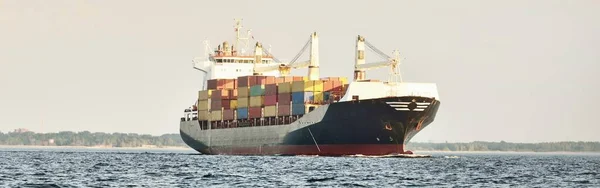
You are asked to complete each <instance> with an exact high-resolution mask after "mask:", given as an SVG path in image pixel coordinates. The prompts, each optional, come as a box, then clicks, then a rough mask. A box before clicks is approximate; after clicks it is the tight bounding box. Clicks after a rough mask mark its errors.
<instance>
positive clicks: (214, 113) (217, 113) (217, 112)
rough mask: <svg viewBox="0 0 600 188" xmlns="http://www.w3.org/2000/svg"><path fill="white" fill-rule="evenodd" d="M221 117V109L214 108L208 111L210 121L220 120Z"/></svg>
mask: <svg viewBox="0 0 600 188" xmlns="http://www.w3.org/2000/svg"><path fill="white" fill-rule="evenodd" d="M222 119H223V111H221V110H215V111H211V112H210V120H211V121H221V120H222Z"/></svg>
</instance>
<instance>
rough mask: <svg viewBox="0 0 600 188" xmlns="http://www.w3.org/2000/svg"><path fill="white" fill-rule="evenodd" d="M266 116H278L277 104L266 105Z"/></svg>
mask: <svg viewBox="0 0 600 188" xmlns="http://www.w3.org/2000/svg"><path fill="white" fill-rule="evenodd" d="M264 115H265V117H274V116H277V106H265V114H264Z"/></svg>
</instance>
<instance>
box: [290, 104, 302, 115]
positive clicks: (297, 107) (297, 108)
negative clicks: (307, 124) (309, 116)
mask: <svg viewBox="0 0 600 188" xmlns="http://www.w3.org/2000/svg"><path fill="white" fill-rule="evenodd" d="M304 109H305V108H304V104H292V115H302V114H304V112H305V111H304Z"/></svg>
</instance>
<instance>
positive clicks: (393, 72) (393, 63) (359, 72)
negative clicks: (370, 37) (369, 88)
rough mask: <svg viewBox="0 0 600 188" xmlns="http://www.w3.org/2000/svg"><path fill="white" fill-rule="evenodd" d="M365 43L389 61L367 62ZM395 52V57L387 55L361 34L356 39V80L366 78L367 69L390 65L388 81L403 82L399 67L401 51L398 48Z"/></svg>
mask: <svg viewBox="0 0 600 188" xmlns="http://www.w3.org/2000/svg"><path fill="white" fill-rule="evenodd" d="M365 45H366V46H367V47H369V49H371V50H372V51H374V52H375V53H376V54H378V55H379V56H381V57H383V58H385V59H387V61H382V62H377V63H368V64H365ZM393 54H394V57H393V58H392V57H390V56H388V55H386V54H385V53H383V52H382V51H381V50H379V49H377V48H375V46H373V45H372V44H371V43H369V42H368V41H366V40H365V38H364V37H363V36H360V35H359V36H358V38H357V39H356V64H355V66H354V81H362V80H365V71H366V70H371V69H377V68H382V67H390V77H389V78H388V82H389V83H396V82H398V81H399V82H402V76H401V75H400V70H399V68H398V66H399V65H400V53H399V52H398V50H394V52H393Z"/></svg>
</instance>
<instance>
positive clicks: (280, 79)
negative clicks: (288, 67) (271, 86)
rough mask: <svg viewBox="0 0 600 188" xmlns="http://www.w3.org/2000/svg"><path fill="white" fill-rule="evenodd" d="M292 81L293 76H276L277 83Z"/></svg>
mask: <svg viewBox="0 0 600 188" xmlns="http://www.w3.org/2000/svg"><path fill="white" fill-rule="evenodd" d="M293 81H294V77H293V76H281V77H277V83H278V84H280V83H286V82H293Z"/></svg>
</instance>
